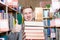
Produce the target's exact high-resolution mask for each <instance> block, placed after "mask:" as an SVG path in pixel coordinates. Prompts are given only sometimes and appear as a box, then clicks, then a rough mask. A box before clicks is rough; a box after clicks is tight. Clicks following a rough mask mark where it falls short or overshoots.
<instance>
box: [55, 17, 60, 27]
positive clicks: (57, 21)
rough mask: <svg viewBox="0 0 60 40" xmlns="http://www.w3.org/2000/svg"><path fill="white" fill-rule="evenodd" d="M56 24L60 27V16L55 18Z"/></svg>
mask: <svg viewBox="0 0 60 40" xmlns="http://www.w3.org/2000/svg"><path fill="white" fill-rule="evenodd" d="M55 26H56V27H60V18H57V19H55Z"/></svg>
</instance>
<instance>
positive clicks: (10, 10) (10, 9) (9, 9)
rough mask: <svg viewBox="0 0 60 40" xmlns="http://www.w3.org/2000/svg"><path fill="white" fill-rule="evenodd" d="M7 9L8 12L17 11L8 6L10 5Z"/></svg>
mask: <svg viewBox="0 0 60 40" xmlns="http://www.w3.org/2000/svg"><path fill="white" fill-rule="evenodd" d="M8 11H9V12H17V13H18V11H17V10H15V9H13V8H10V7H8Z"/></svg>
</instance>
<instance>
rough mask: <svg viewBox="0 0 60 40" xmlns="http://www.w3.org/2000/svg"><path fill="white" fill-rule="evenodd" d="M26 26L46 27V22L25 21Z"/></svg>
mask: <svg viewBox="0 0 60 40" xmlns="http://www.w3.org/2000/svg"><path fill="white" fill-rule="evenodd" d="M24 24H25V26H36V27H38V26H40V27H41V26H44V22H36V21H24Z"/></svg>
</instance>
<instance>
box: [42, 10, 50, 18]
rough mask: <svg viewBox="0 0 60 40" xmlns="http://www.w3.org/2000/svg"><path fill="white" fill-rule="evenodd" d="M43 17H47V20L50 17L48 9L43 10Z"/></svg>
mask: <svg viewBox="0 0 60 40" xmlns="http://www.w3.org/2000/svg"><path fill="white" fill-rule="evenodd" d="M43 17H45V18H48V17H49V10H47V9H44V10H43Z"/></svg>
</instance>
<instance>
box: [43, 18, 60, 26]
mask: <svg viewBox="0 0 60 40" xmlns="http://www.w3.org/2000/svg"><path fill="white" fill-rule="evenodd" d="M59 22H60V18H56V19H52V20H50V19H45V20H44V25H45V26H49V27H60V23H59Z"/></svg>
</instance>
